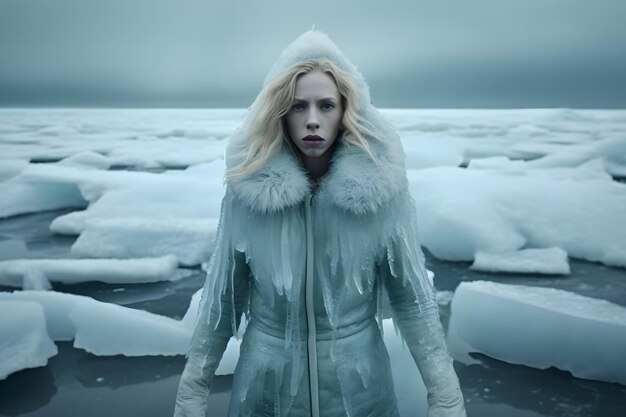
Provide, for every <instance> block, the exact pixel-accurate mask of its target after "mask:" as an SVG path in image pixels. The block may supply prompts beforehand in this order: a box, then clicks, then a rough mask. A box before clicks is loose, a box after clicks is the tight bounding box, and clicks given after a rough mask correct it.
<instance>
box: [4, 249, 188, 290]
mask: <svg viewBox="0 0 626 417" xmlns="http://www.w3.org/2000/svg"><path fill="white" fill-rule="evenodd" d="M177 268H178V260H177V259H176V257H175V256H173V255H168V256H162V257H158V258H143V259H18V260H11V261H1V262H0V284H2V285H6V286H12V287H21V286H22V284H23V282H26V281H28V282H30V284H29V285H28V287H29V288H30V289H45V283H43V282H42V281H41V279H39V278H36V275H37V274H38V273H39V274H41V275H43V276H44V277H45V278H47V279H48V280H50V281H54V282H62V283H64V284H76V283H79V282H89V281H101V282H108V283H111V284H128V283H143V282H157V281H174V280H177V279H180V278H181V277H182V276H183V274H181V273H179V272H177ZM27 276H29V277H28V278H26V277H27ZM33 280H34V281H33ZM35 281H37V282H39V283H40V284H41V285H42V288H34V287H37V286H38V285H39V284H36V283H35ZM31 284H32V285H31Z"/></svg>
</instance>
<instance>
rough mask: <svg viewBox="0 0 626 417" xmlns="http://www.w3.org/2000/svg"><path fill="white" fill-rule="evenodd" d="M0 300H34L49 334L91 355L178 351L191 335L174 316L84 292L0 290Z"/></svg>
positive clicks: (176, 352)
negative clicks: (100, 299) (39, 306)
mask: <svg viewBox="0 0 626 417" xmlns="http://www.w3.org/2000/svg"><path fill="white" fill-rule="evenodd" d="M5 300H28V301H33V302H36V303H39V304H40V305H41V306H42V307H43V309H44V312H45V316H46V325H47V329H48V334H49V335H50V337H51V338H52V339H54V340H72V339H74V347H77V348H81V349H84V350H86V351H88V352H91V353H93V354H94V355H102V356H108V355H125V356H144V355H181V354H184V353H186V351H187V346H188V345H189V341H190V340H191V330H190V329H189V328H187V327H185V326H183V325H182V324H181V322H180V321H178V320H174V319H172V318H169V317H164V316H160V315H158V314H153V313H149V312H147V311H143V310H136V309H132V308H128V307H122V306H119V305H116V304H111V303H104V302H100V301H96V300H94V299H93V298H90V297H85V296H80V295H72V294H63V293H58V292H55V291H15V292H12V293H6V292H0V304H1V303H3V302H5Z"/></svg>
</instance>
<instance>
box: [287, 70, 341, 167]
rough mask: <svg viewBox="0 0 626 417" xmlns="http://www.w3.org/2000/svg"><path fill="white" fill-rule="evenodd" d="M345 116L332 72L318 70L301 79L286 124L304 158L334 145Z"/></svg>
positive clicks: (315, 154)
mask: <svg viewBox="0 0 626 417" xmlns="http://www.w3.org/2000/svg"><path fill="white" fill-rule="evenodd" d="M342 117H343V108H342V104H341V95H340V93H339V90H338V89H337V85H336V84H335V81H334V80H333V78H332V77H331V76H330V75H328V74H326V73H324V72H321V71H317V70H314V71H311V72H308V73H306V74H304V75H301V76H300V78H298V80H297V81H296V91H295V95H294V99H293V102H292V103H291V108H290V109H289V111H288V112H287V115H286V116H285V124H286V127H287V133H288V134H289V137H290V139H291V141H292V143H294V144H295V145H296V146H297V147H298V149H299V150H300V152H302V154H303V156H304V157H309V158H318V157H320V156H322V155H324V154H325V153H326V152H327V151H328V150H329V149H331V148H332V145H333V144H334V143H335V140H336V139H337V136H338V134H339V127H340V125H341V119H342Z"/></svg>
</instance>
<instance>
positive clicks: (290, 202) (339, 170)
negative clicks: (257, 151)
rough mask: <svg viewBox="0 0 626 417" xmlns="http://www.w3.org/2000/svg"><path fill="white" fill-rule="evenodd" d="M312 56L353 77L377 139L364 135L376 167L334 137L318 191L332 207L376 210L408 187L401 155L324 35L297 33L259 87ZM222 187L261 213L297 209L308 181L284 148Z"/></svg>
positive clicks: (235, 152)
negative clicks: (264, 163) (334, 141)
mask: <svg viewBox="0 0 626 417" xmlns="http://www.w3.org/2000/svg"><path fill="white" fill-rule="evenodd" d="M312 58H326V59H328V60H330V61H332V62H333V63H334V64H335V65H337V66H338V67H339V68H341V69H342V70H344V71H346V72H347V73H348V74H350V75H351V76H352V77H353V79H354V80H355V82H356V85H357V87H358V93H359V106H360V108H359V111H358V113H359V116H361V117H363V118H364V119H366V120H368V121H369V122H370V123H372V124H373V125H374V127H375V128H376V131H377V132H378V135H379V137H378V138H368V137H366V139H368V142H369V145H370V146H371V148H372V152H373V153H374V155H375V156H376V157H377V159H378V165H377V164H376V163H375V162H374V161H372V160H371V158H369V156H368V155H367V154H366V153H365V152H364V151H362V150H361V149H360V148H359V147H356V146H354V145H350V144H347V143H345V142H344V141H342V140H341V138H339V140H338V141H337V144H336V149H335V151H334V153H333V158H332V160H331V166H330V169H329V171H328V173H327V174H326V175H324V177H322V178H321V181H320V184H319V190H318V191H317V192H318V193H327V197H328V198H330V200H331V201H332V202H333V203H334V204H335V205H336V206H337V207H339V208H341V209H343V210H346V211H349V212H351V213H353V214H357V215H362V214H366V213H373V212H376V211H377V210H378V209H379V208H380V207H381V206H382V205H384V204H385V203H386V202H388V201H389V200H391V199H392V198H393V197H394V196H395V195H397V194H398V193H399V192H401V191H403V190H405V189H406V187H407V179H406V170H405V164H404V159H405V157H404V151H403V149H402V145H401V143H400V139H399V137H398V135H397V133H396V132H395V130H394V129H393V127H392V126H391V124H390V123H388V122H387V121H386V120H385V119H383V117H382V116H381V115H380V113H379V112H378V110H377V109H376V108H375V107H374V106H373V105H372V104H371V103H370V96H369V88H368V86H367V84H366V83H365V80H364V78H363V76H362V75H361V73H360V72H359V71H358V69H357V68H356V67H355V66H354V65H353V64H352V63H350V61H348V59H347V58H346V57H345V56H344V55H343V54H342V53H341V51H339V49H338V48H337V46H336V45H335V44H334V43H333V42H332V41H331V40H330V39H329V38H328V36H327V35H325V34H324V33H322V32H320V31H316V30H309V31H307V32H305V33H303V34H302V35H300V37H298V38H297V39H296V40H295V41H294V42H293V43H291V44H290V45H289V46H288V47H287V48H286V49H285V50H284V51H283V52H282V53H281V55H280V57H279V58H278V60H277V61H276V62H275V63H274V65H273V66H272V69H271V70H270V72H269V74H268V75H267V77H266V79H265V82H264V85H263V88H266V87H267V85H268V83H269V82H270V81H271V80H272V79H273V78H274V77H276V76H278V75H279V74H281V73H282V72H283V71H284V70H286V69H287V68H288V67H290V66H291V65H294V64H296V63H299V62H302V61H304V60H308V59H312ZM257 99H258V98H257ZM248 117H250V112H248V115H247V116H246V118H248ZM243 125H244V126H245V125H246V121H244V124H243ZM242 130H243V129H241V128H240V129H239V130H238V131H237V132H236V133H235V134H234V135H233V136H232V137H231V139H230V142H229V145H228V148H227V151H226V166H227V167H228V168H230V167H232V166H235V165H236V164H237V162H238V158H239V157H240V155H241V154H242V153H241V151H242V150H245V147H246V140H245V138H244V136H243V134H242ZM227 185H228V187H229V189H230V190H231V191H232V192H233V194H234V196H235V197H237V198H238V199H239V200H241V201H242V202H243V203H244V204H245V205H246V206H248V207H249V208H250V209H252V210H254V211H258V212H262V213H271V212H276V211H281V210H283V209H285V208H288V207H291V206H294V205H298V204H300V203H301V202H302V201H303V200H304V198H305V197H306V196H307V195H308V194H309V193H311V192H312V185H311V182H310V181H309V179H308V176H307V174H306V172H305V170H304V168H303V167H302V165H301V163H300V161H299V159H298V158H297V156H296V155H295V154H294V153H293V151H292V150H291V148H290V147H289V146H283V147H281V149H280V150H279V152H277V153H276V154H275V155H274V156H273V157H272V158H271V159H270V160H269V161H268V163H267V164H266V165H265V166H264V167H263V168H262V169H261V170H259V171H258V172H256V173H254V174H252V175H251V176H249V177H247V178H244V179H242V180H238V181H229V182H228V184H227Z"/></svg>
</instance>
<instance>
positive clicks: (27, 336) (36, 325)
mask: <svg viewBox="0 0 626 417" xmlns="http://www.w3.org/2000/svg"><path fill="white" fill-rule="evenodd" d="M57 353H58V350H57V347H56V345H55V344H54V342H53V341H52V340H51V339H50V337H48V333H47V331H46V320H45V317H44V312H43V308H42V307H41V305H39V304H38V303H35V302H32V301H17V300H16V301H2V302H0V380H1V379H5V378H6V377H7V376H9V375H10V374H12V373H14V372H17V371H19V370H22V369H26V368H36V367H39V366H45V365H46V364H47V363H48V359H49V358H51V357H52V356H54V355H56V354H57Z"/></svg>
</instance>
